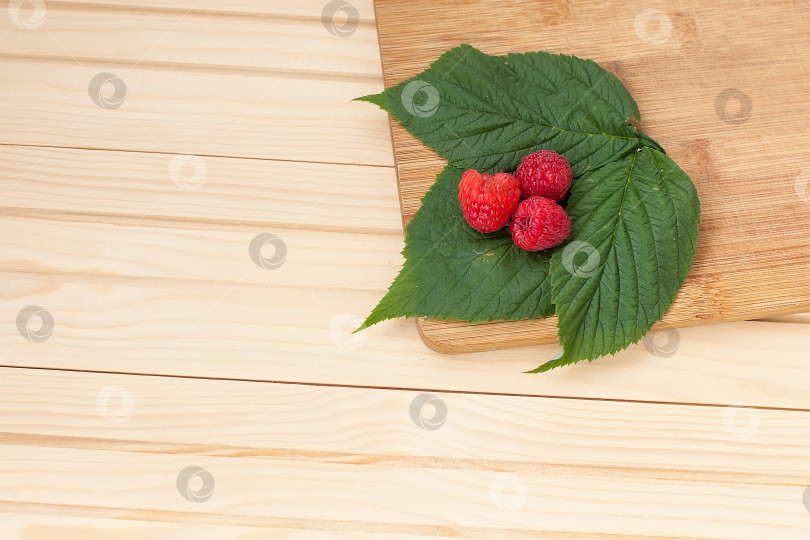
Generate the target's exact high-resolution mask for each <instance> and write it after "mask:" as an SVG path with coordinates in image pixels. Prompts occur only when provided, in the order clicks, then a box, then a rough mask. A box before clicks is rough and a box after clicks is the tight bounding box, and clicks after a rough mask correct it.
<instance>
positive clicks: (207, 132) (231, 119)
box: [0, 30, 393, 166]
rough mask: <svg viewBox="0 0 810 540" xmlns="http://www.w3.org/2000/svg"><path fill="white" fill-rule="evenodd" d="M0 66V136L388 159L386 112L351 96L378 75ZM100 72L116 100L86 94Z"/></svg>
mask: <svg viewBox="0 0 810 540" xmlns="http://www.w3.org/2000/svg"><path fill="white" fill-rule="evenodd" d="M324 31H325V30H324ZM3 66H4V73H5V74H6V77H5V78H4V79H3V83H0V115H2V117H3V119H4V121H3V123H2V125H0V139H2V141H3V142H4V143H7V144H22V145H35V146H53V147H66V146H67V147H74V148H76V147H78V148H91V149H104V150H127V151H137V152H161V153H170V154H176V153H179V154H196V155H201V156H207V155H213V156H237V157H249V158H262V159H283V160H297V161H313V162H330V163H348V164H365V165H385V166H389V165H391V164H392V163H393V159H392V157H391V146H390V135H389V134H388V129H387V128H386V126H385V123H384V122H382V121H381V120H382V119H384V118H385V114H384V113H383V112H381V111H379V110H374V109H373V108H372V107H366V106H364V104H362V103H359V102H355V103H353V102H352V101H351V100H352V99H354V98H356V97H358V96H362V95H366V94H369V93H374V92H377V91H379V90H380V89H381V87H382V85H381V84H380V83H377V82H369V81H363V80H359V81H352V80H334V81H333V80H317V79H316V81H317V82H315V83H313V80H311V79H310V78H306V77H301V76H294V75H293V74H284V73H278V74H250V73H218V72H217V71H216V70H214V71H178V70H176V68H175V67H172V66H167V68H166V71H163V70H161V69H160V68H159V66H157V65H156V66H151V67H149V68H145V67H141V66H136V67H132V68H128V69H126V70H118V69H107V68H106V67H104V66H103V65H89V64H88V65H80V64H78V63H75V62H73V61H72V60H69V61H62V60H53V59H35V58H30V57H27V58H15V57H9V58H5V59H3ZM100 72H111V73H113V75H116V76H117V77H118V78H120V79H121V80H122V81H124V84H125V85H126V95H125V99H124V102H123V104H122V105H121V106H120V107H119V108H116V109H106V108H103V107H99V106H97V105H96V104H95V103H94V102H93V101H92V100H91V98H90V96H89V94H88V87H89V83H90V81H91V80H92V79H93V78H94V77H95V76H97V75H98V74H99V73H100ZM116 72H117V73H116ZM12 82H13V84H12ZM19 85H24V88H21V87H20V86H19ZM20 95H24V96H25V100H24V103H22V104H21V102H20V97H19V96H20Z"/></svg>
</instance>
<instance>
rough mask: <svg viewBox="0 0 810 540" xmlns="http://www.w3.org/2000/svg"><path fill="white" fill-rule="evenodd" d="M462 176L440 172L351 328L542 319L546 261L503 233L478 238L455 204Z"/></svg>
mask: <svg viewBox="0 0 810 540" xmlns="http://www.w3.org/2000/svg"><path fill="white" fill-rule="evenodd" d="M462 173H463V171H462V170H461V169H457V168H455V167H450V166H448V167H446V168H445V169H444V171H442V172H441V173H440V174H439V175H438V177H437V178H436V183H435V184H434V185H433V187H432V188H431V190H430V191H429V192H428V193H427V194H426V195H425V197H424V198H423V199H422V206H421V207H420V208H419V211H418V212H417V213H416V216H414V218H413V220H412V221H411V223H410V224H409V225H408V228H407V234H406V237H405V249H404V250H403V252H402V253H403V255H404V256H405V265H404V266H403V268H402V271H401V272H400V273H399V275H398V276H397V278H396V279H395V280H394V282H393V284H392V285H391V288H390V289H389V290H388V293H387V294H386V295H385V297H383V299H382V300H381V301H380V303H379V304H378V305H377V307H375V308H374V310H373V311H372V312H371V314H370V315H369V317H368V318H367V319H366V321H365V322H364V323H363V324H362V325H361V326H360V328H358V330H362V329H363V328H367V327H369V326H371V325H372V324H375V323H378V322H380V321H382V320H385V319H391V318H395V317H414V316H424V317H432V318H437V319H458V320H465V321H469V322H476V321H492V320H498V319H506V320H518V319H532V318H537V317H547V316H549V315H551V314H552V313H553V308H552V306H551V280H550V278H549V269H550V258H551V257H550V255H549V254H547V253H543V252H538V253H530V252H527V251H523V250H522V249H520V248H518V247H517V246H516V245H515V244H514V242H513V241H512V237H511V235H510V234H509V230H508V228H504V229H501V230H500V231H496V232H493V233H489V234H482V233H479V232H478V231H476V230H475V229H473V228H472V227H470V226H469V225H468V224H467V222H466V221H465V219H464V215H463V213H462V211H461V205H459V202H458V183H459V181H460V180H461V175H462Z"/></svg>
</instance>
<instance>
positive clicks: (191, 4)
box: [48, 0, 374, 21]
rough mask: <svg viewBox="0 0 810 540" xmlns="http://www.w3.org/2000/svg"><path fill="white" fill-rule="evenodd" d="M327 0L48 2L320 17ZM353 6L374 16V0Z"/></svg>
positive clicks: (364, 14)
mask: <svg viewBox="0 0 810 540" xmlns="http://www.w3.org/2000/svg"><path fill="white" fill-rule="evenodd" d="M326 3H327V2H324V1H322V0H273V2H266V1H265V0H231V1H230V2H228V3H227V4H223V3H222V2H217V1H216V0H174V1H173V2H172V3H171V5H166V3H165V2H160V1H159V0H80V2H72V1H69V0H68V1H65V0H48V6H50V5H51V4H68V5H76V4H79V5H82V6H89V7H92V8H107V9H109V8H110V7H122V8H127V9H129V10H134V9H148V10H150V11H158V10H160V11H164V10H173V11H181V12H185V11H188V12H191V13H200V12H203V13H205V12H210V13H213V14H216V15H218V16H223V15H227V14H228V13H238V14H249V15H256V16H258V15H276V16H277V15H286V16H290V17H311V18H315V17H317V18H320V16H321V13H322V12H323V10H324V6H325V5H326ZM351 5H352V7H354V8H355V10H357V13H358V16H359V19H360V20H362V21H373V20H374V2H373V0H352V2H351Z"/></svg>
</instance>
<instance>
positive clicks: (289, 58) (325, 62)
mask: <svg viewBox="0 0 810 540" xmlns="http://www.w3.org/2000/svg"><path fill="white" fill-rule="evenodd" d="M324 4H325V2H324ZM324 4H320V3H319V7H318V11H317V17H316V16H312V17H290V16H289V15H287V14H286V13H285V11H284V10H283V9H282V10H281V11H279V12H278V13H280V14H281V15H280V16H276V17H273V16H255V15H252V14H245V15H244V16H227V17H226V16H217V17H213V16H211V14H206V13H199V12H197V11H196V10H193V11H184V10H182V8H180V9H178V7H177V6H174V7H173V9H172V10H171V11H162V10H160V9H158V10H151V9H150V10H143V6H140V7H139V9H132V8H127V9H125V10H122V9H118V8H111V6H108V5H97V6H87V5H86V4H76V3H66V4H62V3H55V2H48V4H47V20H46V22H44V23H43V26H42V31H41V32H37V31H31V30H29V29H26V28H23V27H20V26H18V25H17V24H15V23H14V21H12V18H11V17H2V18H0V34H4V37H3V39H2V40H0V56H20V55H22V56H27V57H30V56H34V57H46V58H58V59H62V60H69V61H74V60H75V61H77V62H78V63H79V64H93V65H96V66H99V65H101V66H106V67H105V70H111V69H112V66H115V67H116V69H119V70H122V71H127V70H128V69H130V67H131V66H132V65H141V66H148V65H153V64H170V65H171V66H172V68H173V70H174V71H184V70H187V69H202V68H206V69H212V68H215V69H217V70H218V71H220V72H225V71H227V70H229V69H234V68H237V69H243V70H257V71H260V72H268V73H279V74H283V73H287V72H293V73H299V72H304V73H308V74H310V75H312V76H315V75H317V74H319V73H320V74H321V76H322V78H323V79H324V80H328V79H330V78H344V79H345V78H352V77H354V78H363V79H364V80H367V81H370V82H380V81H381V80H382V78H381V76H380V59H379V47H378V44H377V29H376V27H375V26H374V23H373V21H371V20H364V21H363V22H362V24H361V23H360V21H359V20H358V21H357V24H356V26H354V27H353V28H352V30H353V31H352V32H351V35H347V36H341V35H340V34H337V35H336V34H334V33H330V32H329V30H328V27H326V26H324V24H323V22H322V21H321V19H320V12H321V9H322V8H323V5H324ZM270 5H271V4H268V6H270ZM190 7H191V6H190ZM223 7H225V9H231V8H230V6H223ZM314 7H315V6H314V5H313V6H311V8H314ZM263 9H267V8H266V7H265V8H263ZM312 15H316V13H315V12H313V13H312ZM347 32H348V31H347ZM122 35H124V36H126V39H121V36H122ZM360 76H363V77H360Z"/></svg>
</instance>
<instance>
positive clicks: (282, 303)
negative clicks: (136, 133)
mask: <svg viewBox="0 0 810 540" xmlns="http://www.w3.org/2000/svg"><path fill="white" fill-rule="evenodd" d="M282 271H284V267H283V266H282V267H281V268H280V269H279V270H272V271H269V272H271V273H272V272H282ZM395 272H396V269H395V268H394V267H393V265H392V274H393V273H395ZM268 279H271V280H272V279H273V278H272V277H271V278H268ZM279 279H280V278H279ZM0 283H1V284H2V285H0V358H2V360H0V364H2V365H14V366H24V367H50V368H57V369H82V370H92V371H114V372H123V373H159V374H167V375H168V374H171V375H185V376H196V377H221V378H238V379H251V380H256V379H258V380H265V381H292V382H308V383H313V384H342V385H351V386H356V385H363V386H375V387H394V388H426V389H433V390H437V391H438V390H457V391H474V392H494V393H506V394H527V395H548V396H587V397H593V398H601V399H605V398H607V399H626V400H643V401H661V402H679V403H684V402H686V403H715V404H727V403H732V402H735V401H739V402H743V403H748V404H750V405H763V406H779V407H795V408H807V403H808V402H807V392H806V388H807V386H808V385H809V384H810V374H808V373H807V370H806V369H804V368H805V367H806V364H807V360H808V353H807V351H808V349H810V347H808V343H810V333H808V332H807V328H806V326H805V325H791V324H786V323H759V322H747V323H736V324H724V325H715V326H707V327H699V328H689V329H683V330H680V331H679V332H677V333H663V334H661V335H657V334H655V335H651V338H650V339H652V341H646V342H645V343H643V344H640V345H636V346H632V347H630V348H629V349H628V350H627V351H625V352H623V353H621V354H620V355H617V356H615V357H610V358H605V359H603V360H602V361H599V362H594V363H592V364H588V363H582V364H580V365H577V366H572V367H571V368H570V369H566V370H558V371H557V372H555V373H550V374H547V375H543V376H532V375H525V374H523V373H522V372H523V371H526V370H529V369H533V368H534V367H536V366H537V365H539V364H541V363H542V362H544V361H546V360H548V359H550V358H551V357H553V356H554V355H555V354H556V353H557V352H558V350H559V349H558V347H557V346H555V345H546V346H540V347H534V348H528V349H514V350H509V351H504V352H502V353H499V354H497V355H493V354H491V353H475V354H469V355H464V356H460V357H453V356H448V355H442V354H438V353H434V352H432V351H430V350H428V349H427V348H426V347H425V346H424V345H423V344H422V343H421V340H420V339H419V337H418V335H417V334H416V332H415V331H414V325H413V322H412V321H405V320H394V321H387V322H385V323H381V324H380V325H379V327H378V329H377V330H376V331H375V332H367V333H363V334H357V335H354V336H352V335H350V332H351V331H352V330H353V329H354V328H356V326H357V325H358V324H359V322H360V321H361V317H363V316H364V315H365V314H366V313H367V312H368V310H370V309H371V308H372V307H373V306H374V304H375V303H376V302H377V300H378V299H379V296H380V293H379V292H376V291H368V292H367V291H362V290H359V289H333V288H314V287H306V286H288V287H284V286H278V285H272V284H271V285H267V284H259V285H252V284H249V283H242V284H240V283H228V282H215V283H206V282H200V281H191V280H178V279H171V280H169V279H164V278H145V277H137V276H124V277H115V276H112V275H106V276H92V275H77V274H68V273H62V272H48V273H46V272H30V271H29V272H22V271H14V272H8V271H0ZM28 305H37V306H42V307H44V308H45V309H46V310H48V311H49V312H50V313H51V314H52V315H53V317H54V320H55V325H54V332H53V335H51V336H50V337H49V338H48V339H47V341H44V342H31V341H27V340H26V339H25V338H24V337H23V336H22V335H20V333H19V332H18V329H17V327H16V322H15V321H16V318H17V316H18V314H19V312H20V310H21V309H23V308H24V307H26V306H28ZM34 324H35V323H34ZM670 340H672V344H671V346H672V348H671V349H670V348H669V347H670ZM223 359H226V360H223ZM752 388H753V389H756V391H755V392H752Z"/></svg>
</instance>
